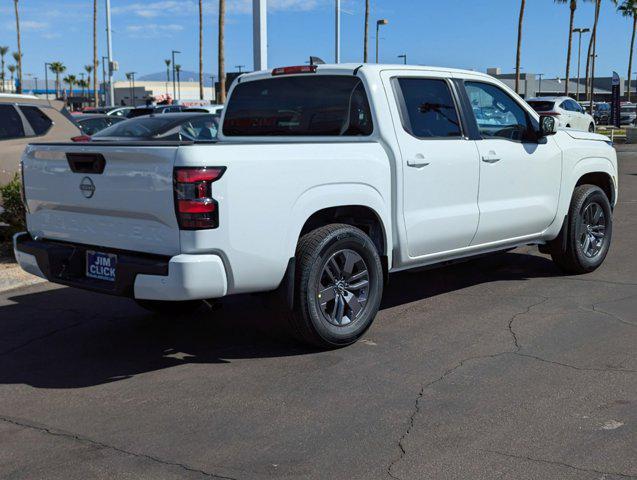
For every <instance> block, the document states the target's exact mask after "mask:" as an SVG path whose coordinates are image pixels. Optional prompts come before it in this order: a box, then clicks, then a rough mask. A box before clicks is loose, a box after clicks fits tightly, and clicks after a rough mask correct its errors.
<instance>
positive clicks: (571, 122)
mask: <svg viewBox="0 0 637 480" xmlns="http://www.w3.org/2000/svg"><path fill="white" fill-rule="evenodd" d="M527 103H528V104H529V105H531V107H533V109H534V110H535V111H536V112H538V113H539V114H540V115H550V116H553V117H555V118H556V119H557V121H558V125H559V126H561V127H566V128H573V129H575V130H584V131H588V132H594V131H595V119H594V118H593V117H592V116H591V115H589V114H588V113H586V111H585V110H584V108H583V107H582V106H581V105H580V104H579V103H577V102H576V101H575V100H573V99H572V98H571V97H536V98H529V99H528V100H527Z"/></svg>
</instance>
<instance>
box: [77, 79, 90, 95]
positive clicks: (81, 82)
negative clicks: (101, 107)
mask: <svg viewBox="0 0 637 480" xmlns="http://www.w3.org/2000/svg"><path fill="white" fill-rule="evenodd" d="M77 86H78V87H80V88H81V89H82V97H84V96H85V95H84V92H85V91H86V90H88V88H89V87H90V86H91V84H90V83H89V82H88V81H87V80H84V79H83V78H82V79H80V80H78V81H77Z"/></svg>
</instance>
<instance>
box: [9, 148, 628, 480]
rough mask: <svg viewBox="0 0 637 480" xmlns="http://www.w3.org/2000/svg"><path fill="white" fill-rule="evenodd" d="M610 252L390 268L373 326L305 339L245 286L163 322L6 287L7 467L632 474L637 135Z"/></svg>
mask: <svg viewBox="0 0 637 480" xmlns="http://www.w3.org/2000/svg"><path fill="white" fill-rule="evenodd" d="M622 150H624V151H623V152H622V153H621V154H620V168H621V178H620V188H621V192H620V197H621V198H620V204H619V206H618V208H617V210H616V217H615V224H614V239H613V246H612V249H611V253H610V255H609V257H608V259H607V261H606V263H605V264H604V266H603V267H602V268H601V269H600V270H598V271H597V272H595V273H593V274H590V275H586V276H581V277H564V276H561V275H560V273H559V272H558V270H557V269H556V268H555V267H554V266H553V264H552V262H551V261H550V260H549V259H548V258H547V257H545V256H542V255H540V254H538V252H537V249H535V248H531V247H529V248H525V249H519V250H516V251H514V252H510V253H506V254H501V255H498V256H493V257H489V258H484V259H481V260H477V261H473V262H471V263H466V264H462V265H457V266H454V267H450V268H444V269H439V270H433V271H423V272H417V273H401V274H397V275H394V276H393V277H392V279H391V283H390V285H389V287H388V288H387V290H386V294H385V299H384V303H383V307H382V311H381V312H380V314H379V316H378V317H377V319H376V322H375V324H374V326H373V327H372V329H371V330H370V331H369V332H368V334H367V336H366V337H365V339H364V340H363V341H361V342H359V343H358V344H356V345H354V346H352V347H349V348H346V349H342V350H338V351H332V352H315V351H309V350H305V349H303V348H300V347H299V346H297V345H296V344H295V343H294V342H293V341H292V340H291V339H290V338H289V337H288V336H287V335H286V330H285V326H284V325H283V324H282V323H281V322H280V321H279V320H278V319H277V318H276V316H275V315H273V314H272V313H271V312H270V311H269V310H267V309H265V308H264V307H263V306H262V305H263V304H262V302H261V301H260V300H259V299H258V298H256V297H251V296H247V297H240V298H233V299H230V300H229V301H227V302H226V303H225V304H224V306H223V308H222V309H220V310H217V311H208V310H206V309H202V310H200V311H199V312H198V313H197V314H196V315H194V316H192V317H188V318H180V319H176V320H172V321H171V320H162V319H158V318H156V317H153V316H151V315H148V314H146V313H145V312H144V311H142V310H141V309H139V308H138V307H137V306H136V305H135V304H134V303H132V302H130V301H128V300H125V299H120V298H110V297H106V296H100V295H96V294H91V293H87V292H83V291H77V290H72V289H68V288H59V287H52V286H51V285H49V284H44V285H39V286H34V287H29V288H26V289H22V290H17V291H15V290H14V291H12V292H9V293H5V294H3V295H0V478H2V479H35V478H46V479H65V480H70V479H93V478H99V479H102V478H103V479H112V478H129V479H201V478H232V479H266V478H286V479H297V478H298V479H382V478H399V479H436V480H438V479H496V478H498V479H499V478H502V479H515V480H524V479H542V480H547V479H560V480H562V479H577V480H586V479H606V480H615V479H620V478H622V479H623V478H637V255H636V254H635V252H636V248H635V247H636V245H637V148H636V147H632V151H628V150H629V149H628V148H626V147H624V148H622Z"/></svg>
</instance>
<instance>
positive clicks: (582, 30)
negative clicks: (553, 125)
mask: <svg viewBox="0 0 637 480" xmlns="http://www.w3.org/2000/svg"><path fill="white" fill-rule="evenodd" d="M590 31H591V29H590V28H574V29H573V33H577V34H579V47H578V50H577V94H576V99H577V101H578V102H579V82H580V79H581V78H580V65H581V63H582V62H581V60H582V33H588V32H590Z"/></svg>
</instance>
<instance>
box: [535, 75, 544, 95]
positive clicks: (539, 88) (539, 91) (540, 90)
mask: <svg viewBox="0 0 637 480" xmlns="http://www.w3.org/2000/svg"><path fill="white" fill-rule="evenodd" d="M537 76H538V77H540V85H539V86H538V89H537V95H538V97H541V96H542V77H543V76H544V74H543V73H538V74H537Z"/></svg>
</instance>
